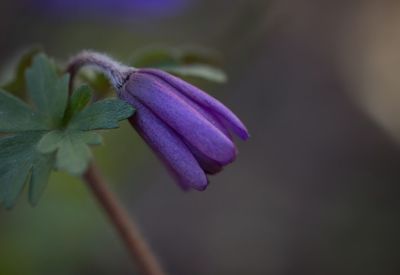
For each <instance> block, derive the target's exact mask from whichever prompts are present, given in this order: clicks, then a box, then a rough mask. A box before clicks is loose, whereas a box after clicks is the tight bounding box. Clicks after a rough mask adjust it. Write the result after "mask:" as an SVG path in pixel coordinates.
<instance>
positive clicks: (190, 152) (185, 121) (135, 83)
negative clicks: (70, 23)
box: [67, 51, 249, 190]
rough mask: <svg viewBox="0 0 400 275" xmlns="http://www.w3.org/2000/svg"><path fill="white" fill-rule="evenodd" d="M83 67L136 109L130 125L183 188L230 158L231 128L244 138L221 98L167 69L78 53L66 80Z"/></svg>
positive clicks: (199, 184)
mask: <svg viewBox="0 0 400 275" xmlns="http://www.w3.org/2000/svg"><path fill="white" fill-rule="evenodd" d="M83 66H93V67H95V68H97V69H98V70H100V71H102V72H103V73H105V74H106V76H107V77H108V78H109V79H110V81H111V83H112V85H113V86H114V87H115V89H116V90H117V92H118V96H119V97H120V98H121V99H122V100H125V101H127V102H128V103H130V104H131V105H132V106H133V107H134V108H135V109H136V112H135V114H134V115H133V116H132V117H131V118H130V119H129V120H130V122H131V124H132V125H133V127H134V128H135V129H136V130H137V132H138V133H139V134H140V136H141V137H142V138H143V139H144V140H145V141H146V143H147V144H148V145H149V146H150V147H151V149H152V150H153V151H154V152H155V153H156V154H157V156H158V157H159V158H160V159H161V160H162V161H163V162H164V163H165V165H166V166H167V167H168V169H169V170H170V172H171V173H172V175H173V176H174V177H175V178H176V180H177V182H178V184H179V185H180V186H181V187H182V188H183V189H184V190H188V189H190V188H194V189H197V190H204V189H205V188H206V187H207V185H208V178H207V175H206V174H215V173H218V172H220V171H221V170H222V168H223V167H224V166H225V165H227V164H229V163H231V162H233V161H234V160H235V158H236V155H237V149H236V147H235V144H234V143H233V141H232V135H231V131H232V132H233V133H235V134H236V135H237V136H239V137H240V138H241V139H243V140H246V139H247V138H248V137H249V134H248V131H247V129H246V127H245V126H244V125H243V123H242V122H241V121H240V120H239V118H237V117H236V116H235V114H233V113H232V112H231V111H230V110H229V109H228V108H227V107H226V106H224V105H223V104H222V103H221V102H219V101H218V100H216V99H215V98H213V97H211V96H209V95H208V94H206V93H205V92H203V91H201V90H200V89H198V88H196V87H194V86H192V85H190V84H189V83H187V82H185V81H183V80H181V79H179V78H177V77H175V76H172V75H170V74H168V73H166V72H163V71H161V70H156V69H134V68H131V67H127V66H125V65H123V64H121V63H119V62H116V61H115V60H113V59H112V58H110V57H108V56H107V55H104V54H100V53H96V52H92V51H83V52H81V53H80V54H78V55H76V56H75V57H74V58H72V59H71V61H70V63H69V64H68V66H67V71H68V72H69V73H70V74H71V79H73V78H74V76H75V75H76V73H77V71H78V70H79V69H80V68H81V67H83Z"/></svg>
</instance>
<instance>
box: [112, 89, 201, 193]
mask: <svg viewBox="0 0 400 275" xmlns="http://www.w3.org/2000/svg"><path fill="white" fill-rule="evenodd" d="M120 96H121V98H122V99H124V100H126V101H127V102H129V103H130V104H132V106H134V107H135V108H136V110H137V112H136V113H135V115H134V116H133V117H131V118H130V122H131V124H132V126H133V127H134V128H135V129H136V130H137V132H138V133H139V134H140V136H141V137H142V138H143V139H144V140H145V141H146V143H147V144H148V145H149V146H150V147H151V148H152V150H153V151H154V152H155V153H156V154H157V155H158V156H159V158H161V160H162V161H163V162H164V163H165V164H166V166H167V167H168V168H169V170H170V171H171V172H172V174H173V175H174V176H175V178H176V179H177V181H178V183H179V184H180V186H181V187H182V188H183V189H185V190H186V189H188V188H189V187H192V188H195V189H197V190H204V189H205V188H206V187H207V184H208V179H207V177H206V175H205V173H204V171H203V170H202V168H201V167H200V166H199V163H198V162H197V160H196V159H195V158H194V156H193V155H192V153H191V152H190V150H189V149H188V147H187V146H186V145H185V144H184V143H183V142H182V140H181V139H180V137H179V136H177V135H176V133H175V132H174V131H173V130H172V129H170V128H169V127H168V126H167V125H165V124H164V123H163V122H162V121H161V120H160V119H159V118H158V117H157V116H155V115H154V114H153V113H152V112H151V111H150V110H149V109H148V108H147V107H146V106H144V105H143V104H141V103H140V102H139V101H138V100H136V99H135V98H134V97H132V96H131V95H129V94H128V93H124V94H121V95H120Z"/></svg>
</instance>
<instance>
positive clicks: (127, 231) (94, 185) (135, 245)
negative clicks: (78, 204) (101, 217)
mask: <svg viewBox="0 0 400 275" xmlns="http://www.w3.org/2000/svg"><path fill="white" fill-rule="evenodd" d="M83 178H84V180H85V181H86V183H87V185H88V186H89V187H90V189H91V191H92V192H93V194H94V196H95V197H96V199H97V200H98V202H99V203H100V204H101V206H102V207H103V209H104V210H105V212H106V213H107V215H108V218H109V219H110V221H111V222H112V223H113V225H114V227H115V229H116V230H117V231H118V233H119V235H120V237H121V238H122V240H123V242H124V243H125V245H126V247H127V248H128V250H129V252H130V254H131V256H132V259H133V261H135V262H136V264H137V266H138V267H139V269H140V271H141V274H143V275H163V274H164V272H163V271H162V269H161V266H160V264H159V263H158V261H157V259H156V257H155V256H154V254H153V253H152V251H151V249H150V247H149V246H148V244H147V243H146V241H145V240H144V239H143V237H142V235H141V234H140V230H139V229H138V227H137V226H136V224H135V223H134V222H133V221H132V219H130V217H129V214H128V213H127V212H126V211H125V209H124V208H123V207H122V206H121V204H120V203H119V201H118V199H117V198H116V197H115V196H114V194H113V193H112V192H111V191H110V190H109V189H108V188H107V185H106V183H105V181H104V180H103V178H102V177H101V175H100V172H99V170H98V169H97V167H96V166H95V165H94V164H93V163H92V164H91V165H90V166H89V168H88V169H87V171H86V172H85V174H84V175H83Z"/></svg>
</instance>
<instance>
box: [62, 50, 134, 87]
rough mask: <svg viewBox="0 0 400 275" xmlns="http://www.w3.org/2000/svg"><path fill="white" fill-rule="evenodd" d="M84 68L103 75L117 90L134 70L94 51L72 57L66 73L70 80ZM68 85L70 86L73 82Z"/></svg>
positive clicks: (83, 52)
mask: <svg viewBox="0 0 400 275" xmlns="http://www.w3.org/2000/svg"><path fill="white" fill-rule="evenodd" d="M85 66H91V67H93V68H95V69H97V70H99V71H100V72H102V73H104V74H105V75H106V76H107V77H108V79H109V80H110V81H111V83H112V85H113V86H114V88H115V89H117V90H119V89H120V88H121V87H122V85H123V83H124V82H125V80H126V78H127V77H128V76H129V74H130V73H132V72H133V71H134V70H135V69H134V68H132V67H128V66H125V65H123V64H121V63H119V62H117V61H115V60H114V59H112V58H111V57H109V56H108V55H105V54H102V53H98V52H94V51H82V52H80V53H78V54H77V55H75V56H74V57H72V58H71V59H70V61H69V63H68V65H67V70H66V71H67V72H69V73H70V75H71V80H72V79H74V78H75V76H76V74H77V72H78V71H79V69H81V68H82V67H85ZM70 83H71V84H72V83H73V81H71V82H70ZM70 88H71V87H70ZM70 90H71V89H70Z"/></svg>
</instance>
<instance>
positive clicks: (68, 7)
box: [32, 0, 195, 17]
mask: <svg viewBox="0 0 400 275" xmlns="http://www.w3.org/2000/svg"><path fill="white" fill-rule="evenodd" d="M194 1H195V0H85V1H80V0H38V1H32V5H33V7H35V8H37V9H38V10H39V11H43V12H44V13H46V14H49V12H50V14H51V13H52V12H53V13H55V14H56V15H57V16H59V15H64V16H69V15H74V16H76V15H78V16H79V15H81V16H85V15H86V14H88V13H90V14H91V15H93V14H96V15H97V16H110V15H111V16H115V15H118V16H123V17H145V16H146V17H147V16H154V17H163V16H175V15H177V14H180V13H182V12H184V11H185V10H186V9H187V8H189V7H190V4H192V3H193V2H194Z"/></svg>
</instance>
